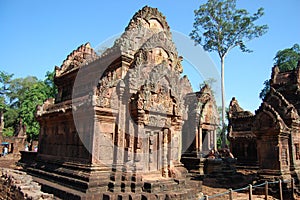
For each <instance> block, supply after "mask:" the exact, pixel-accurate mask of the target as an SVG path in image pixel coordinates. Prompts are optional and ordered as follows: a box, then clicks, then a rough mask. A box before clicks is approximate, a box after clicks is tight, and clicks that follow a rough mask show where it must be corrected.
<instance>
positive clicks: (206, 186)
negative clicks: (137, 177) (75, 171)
mask: <svg viewBox="0 0 300 200" xmlns="http://www.w3.org/2000/svg"><path fill="white" fill-rule="evenodd" d="M18 160H19V157H14V156H12V155H7V156H6V157H0V168H10V169H20V167H18V166H16V162H17V161H18ZM255 176H256V172H255V171H249V170H241V171H238V174H237V175H236V176H234V177H230V178H229V179H216V178H205V179H204V180H203V186H202V193H203V195H207V196H213V195H216V197H214V198H209V199H214V200H229V193H228V191H229V188H232V189H233V190H234V189H238V188H243V187H245V186H247V185H248V184H249V183H250V182H251V181H252V180H253V179H255ZM222 193H227V194H226V195H222V196H217V195H218V194H222ZM233 199H237V200H242V199H244V200H247V199H249V193H248V191H247V190H243V191H240V192H233ZM253 199H254V200H260V199H264V195H253ZM268 199H269V200H273V199H278V198H276V197H272V196H269V197H268ZM284 199H285V200H287V199H290V198H284ZM297 199H300V198H297Z"/></svg>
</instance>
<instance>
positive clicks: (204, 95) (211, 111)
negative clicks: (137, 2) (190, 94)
mask: <svg viewBox="0 0 300 200" xmlns="http://www.w3.org/2000/svg"><path fill="white" fill-rule="evenodd" d="M196 97H197V99H198V105H197V110H199V112H200V123H201V124H210V125H219V113H218V109H217V104H216V102H215V98H214V95H213V93H212V90H211V88H210V87H209V86H208V85H207V84H205V85H204V86H203V87H202V88H201V90H200V92H197V93H196Z"/></svg>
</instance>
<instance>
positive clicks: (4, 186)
mask: <svg viewBox="0 0 300 200" xmlns="http://www.w3.org/2000/svg"><path fill="white" fill-rule="evenodd" d="M2 199H6V200H16V199H18V200H23V199H27V200H29V199H30V200H35V199H39V200H42V199H47V200H50V199H55V198H54V196H53V195H52V194H47V193H44V192H42V191H41V186H40V185H39V184H38V183H36V182H34V181H33V180H32V177H31V176H29V175H27V174H26V173H25V172H21V171H17V170H12V169H5V168H0V200H2Z"/></svg>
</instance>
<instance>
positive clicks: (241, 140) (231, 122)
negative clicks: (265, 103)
mask: <svg viewBox="0 0 300 200" xmlns="http://www.w3.org/2000/svg"><path fill="white" fill-rule="evenodd" d="M254 119H255V117H254V115H253V114H252V113H251V112H249V111H245V110H244V109H242V108H241V107H240V105H239V103H238V101H237V100H236V99H235V97H233V98H232V100H231V102H230V104H229V111H228V139H229V141H230V149H231V152H232V154H233V155H234V156H235V157H236V158H237V163H238V164H239V165H242V166H256V165H257V164H258V162H257V147H256V135H255V134H254V133H253V131H252V126H253V121H254Z"/></svg>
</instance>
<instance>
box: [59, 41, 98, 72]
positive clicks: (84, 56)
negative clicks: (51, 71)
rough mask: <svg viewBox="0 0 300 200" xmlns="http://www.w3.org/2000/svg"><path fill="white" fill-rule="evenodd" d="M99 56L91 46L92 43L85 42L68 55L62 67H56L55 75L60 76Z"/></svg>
mask: <svg viewBox="0 0 300 200" xmlns="http://www.w3.org/2000/svg"><path fill="white" fill-rule="evenodd" d="M98 58H99V57H98V56H97V54H96V52H95V51H94V49H93V48H91V46H90V43H86V44H83V45H81V46H79V47H78V48H77V49H76V50H74V51H72V53H70V54H69V55H68V56H67V58H66V59H65V60H64V61H63V64H62V65H61V67H60V68H59V67H55V76H56V77H60V76H62V75H63V74H66V73H68V72H69V71H72V70H74V69H77V68H79V67H81V66H83V65H87V64H88V63H90V62H93V61H94V60H96V59H98Z"/></svg>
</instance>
